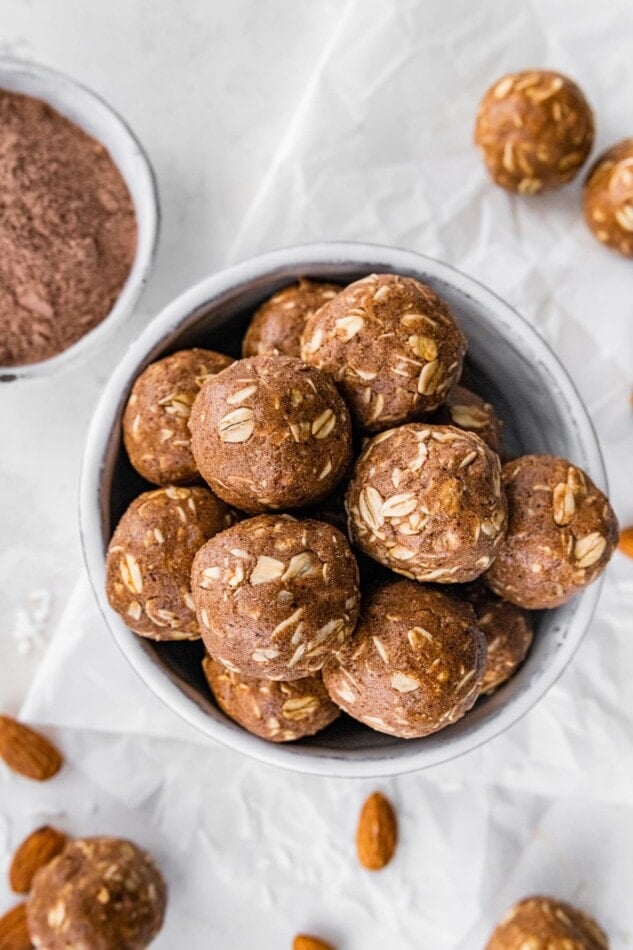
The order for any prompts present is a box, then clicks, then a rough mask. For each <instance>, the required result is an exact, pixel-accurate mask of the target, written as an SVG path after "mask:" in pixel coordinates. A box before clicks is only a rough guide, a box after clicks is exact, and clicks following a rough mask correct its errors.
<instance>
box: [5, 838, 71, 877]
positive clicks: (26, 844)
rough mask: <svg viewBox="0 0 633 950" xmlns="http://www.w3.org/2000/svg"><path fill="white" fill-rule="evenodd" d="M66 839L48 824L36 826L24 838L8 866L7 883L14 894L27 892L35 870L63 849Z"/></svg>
mask: <svg viewBox="0 0 633 950" xmlns="http://www.w3.org/2000/svg"><path fill="white" fill-rule="evenodd" d="M67 840H68V839H67V837H66V835H65V834H64V832H63V831H57V829H56V828H51V827H50V826H49V825H44V827H43V828H38V829H37V830H36V831H33V832H31V834H30V835H29V836H28V838H25V839H24V841H23V842H22V844H21V845H20V847H19V848H18V849H17V851H16V852H15V854H14V855H13V860H12V861H11V867H10V868H9V883H10V884H11V887H12V889H13V890H14V891H15V893H16V894H28V892H29V891H30V890H31V884H32V882H33V878H34V877H35V874H36V872H37V871H39V869H40V868H43V867H45V866H46V865H47V864H49V863H50V862H51V861H52V860H53V858H55V857H57V855H58V854H60V852H61V851H63V850H64V847H65V845H66V842H67Z"/></svg>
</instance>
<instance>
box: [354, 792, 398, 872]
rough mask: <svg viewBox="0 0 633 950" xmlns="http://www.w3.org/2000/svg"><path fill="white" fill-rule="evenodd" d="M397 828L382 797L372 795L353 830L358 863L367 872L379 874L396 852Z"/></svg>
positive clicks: (390, 809)
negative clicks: (377, 872)
mask: <svg viewBox="0 0 633 950" xmlns="http://www.w3.org/2000/svg"><path fill="white" fill-rule="evenodd" d="M397 840H398V825H397V822H396V816H395V814H394V811H393V808H392V807H391V805H390V804H389V802H388V801H387V799H386V798H385V796H384V795H381V794H380V792H374V794H373V795H370V796H369V798H368V799H367V801H366V802H365V804H364V805H363V807H362V809H361V813H360V817H359V819H358V828H357V829H356V850H357V852H358V860H359V861H360V863H361V864H362V865H363V867H364V868H367V870H368V871H380V869H381V868H384V866H385V865H386V864H389V862H390V861H391V859H392V857H393V853H394V851H395V850H396V843H397Z"/></svg>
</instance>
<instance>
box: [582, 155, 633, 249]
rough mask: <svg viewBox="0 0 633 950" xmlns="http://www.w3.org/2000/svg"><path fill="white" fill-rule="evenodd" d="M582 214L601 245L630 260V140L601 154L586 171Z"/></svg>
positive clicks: (632, 185)
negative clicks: (587, 172)
mask: <svg viewBox="0 0 633 950" xmlns="http://www.w3.org/2000/svg"><path fill="white" fill-rule="evenodd" d="M583 210H584V213H585V220H586V222H587V224H588V225H589V227H590V229H591V231H592V232H593V233H594V234H595V236H596V237H597V238H598V240H599V241H601V242H602V244H605V245H606V246H607V247H610V248H613V250H615V251H619V252H620V254H624V256H625V257H633V139H624V141H623V142H619V143H618V144H617V145H614V146H613V147H612V148H610V149H608V150H607V151H606V152H603V154H602V155H601V156H600V158H599V159H598V160H597V161H596V162H595V164H594V165H593V166H592V167H591V168H590V170H589V174H588V175H587V180H586V181H585V188H584V193H583Z"/></svg>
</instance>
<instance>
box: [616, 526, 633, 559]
mask: <svg viewBox="0 0 633 950" xmlns="http://www.w3.org/2000/svg"><path fill="white" fill-rule="evenodd" d="M618 548H619V550H620V551H622V554H626V556H627V557H633V525H632V526H631V527H630V528H622V530H621V531H620V541H619V544H618Z"/></svg>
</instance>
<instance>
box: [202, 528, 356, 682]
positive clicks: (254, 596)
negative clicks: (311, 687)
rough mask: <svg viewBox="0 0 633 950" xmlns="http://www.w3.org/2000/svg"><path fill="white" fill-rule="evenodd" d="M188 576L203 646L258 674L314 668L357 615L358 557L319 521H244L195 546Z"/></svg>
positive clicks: (281, 675)
mask: <svg viewBox="0 0 633 950" xmlns="http://www.w3.org/2000/svg"><path fill="white" fill-rule="evenodd" d="M191 582H192V591H193V598H194V601H195V604H196V610H197V613H198V620H199V622H200V630H201V632H202V639H203V640H204V645H205V646H206V648H207V650H208V652H209V653H210V654H211V656H212V657H213V659H215V660H218V661H219V662H220V663H223V664H224V666H227V667H228V668H229V669H231V670H234V671H235V672H238V673H241V674H242V675H243V676H249V677H254V678H256V679H262V678H268V679H272V680H295V679H300V678H301V677H302V676H309V675H310V674H313V673H316V672H317V671H318V670H320V669H321V667H322V666H323V664H324V662H325V660H326V657H327V656H328V654H329V653H330V652H331V651H332V650H333V649H334V648H335V647H338V646H340V645H341V644H342V643H344V642H345V640H346V639H347V638H348V637H349V636H350V635H351V633H352V631H353V630H354V627H355V626H356V620H357V619H358V612H359V591H358V568H357V565H356V560H355V559H354V555H353V554H352V551H351V548H350V546H349V544H348V542H347V539H346V538H345V537H344V536H343V535H342V534H341V532H340V531H337V530H336V528H333V527H332V526H331V525H329V524H325V523H324V522H321V521H312V520H304V521H297V520H296V519H295V518H291V517H290V516H289V515H260V516H259V517H257V518H249V519H248V520H246V521H241V522H239V524H236V525H234V526H233V527H232V528H229V529H228V530H227V531H223V532H222V533H221V534H218V535H216V536H215V537H214V538H211V540H210V541H208V542H207V543H206V544H205V545H204V547H202V548H201V549H200V550H199V551H198V553H197V554H196V557H195V559H194V562H193V568H192V572H191Z"/></svg>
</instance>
